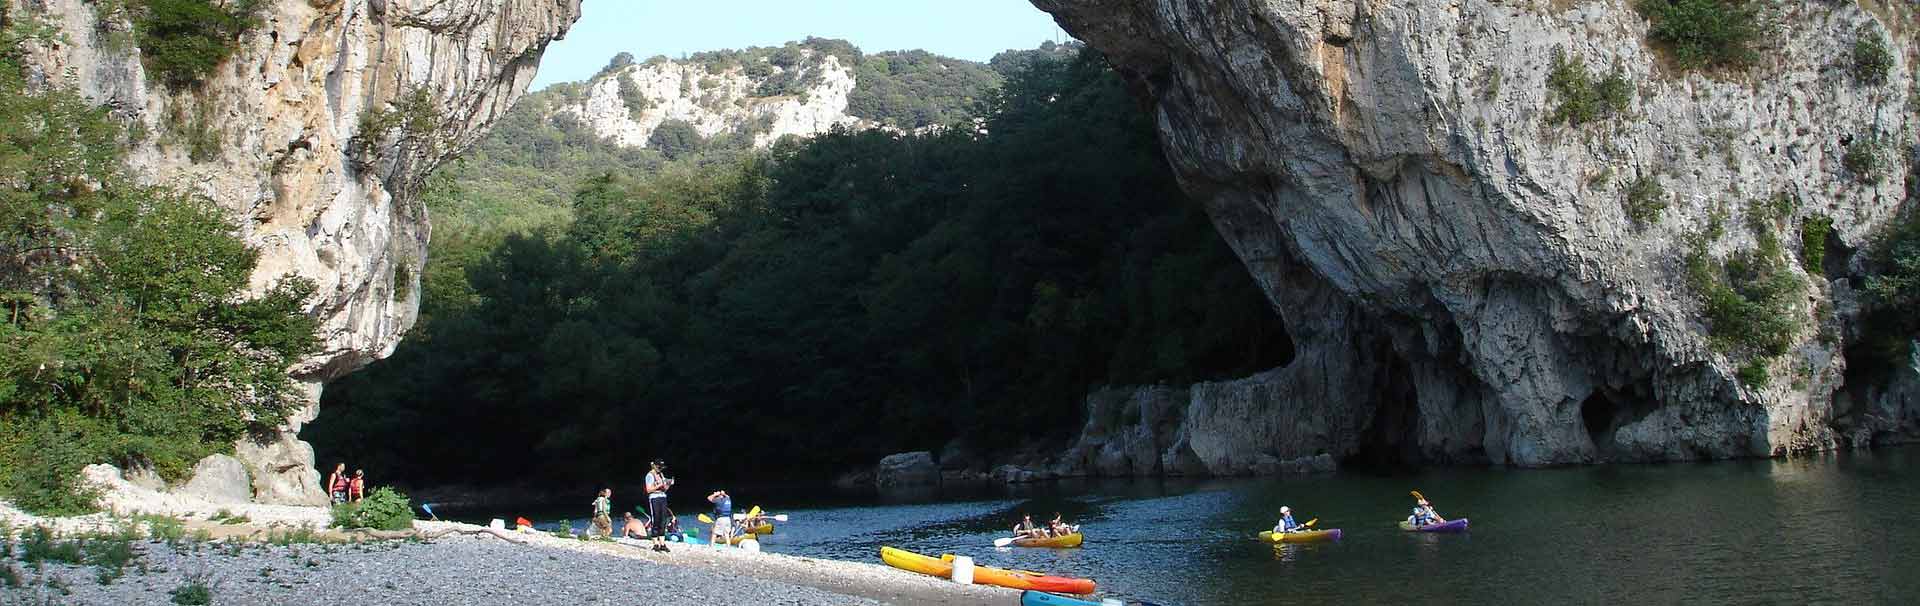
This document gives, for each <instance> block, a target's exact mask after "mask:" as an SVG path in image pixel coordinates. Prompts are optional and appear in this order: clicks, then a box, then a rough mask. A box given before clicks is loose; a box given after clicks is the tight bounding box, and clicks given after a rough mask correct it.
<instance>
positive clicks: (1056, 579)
mask: <svg viewBox="0 0 1920 606" xmlns="http://www.w3.org/2000/svg"><path fill="white" fill-rule="evenodd" d="M940 560H941V561H943V562H948V563H952V562H953V554H950V553H949V554H942V555H941V556H940ZM973 582H975V583H979V584H981V585H998V586H1000V587H1006V588H1008V589H1033V590H1039V591H1051V592H1053V593H1076V594H1089V593H1093V588H1094V584H1093V580H1092V579H1080V578H1074V577H1062V576H1054V575H1050V574H1047V573H1044V572H1035V571H1032V570H1009V569H1006V568H994V567H992V566H981V565H979V564H974V565H973Z"/></svg>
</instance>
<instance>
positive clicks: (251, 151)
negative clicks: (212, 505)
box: [12, 0, 580, 504]
mask: <svg viewBox="0 0 1920 606" xmlns="http://www.w3.org/2000/svg"><path fill="white" fill-rule="evenodd" d="M12 4H13V7H14V8H13V10H14V11H15V12H16V13H17V14H18V13H32V14H33V15H34V16H36V17H39V18H41V19H45V20H47V21H49V22H51V23H53V24H54V25H57V26H59V27H60V28H61V29H62V31H63V33H64V34H65V36H66V39H65V41H64V42H62V43H59V44H57V45H54V46H53V47H52V48H50V49H47V50H46V51H45V52H40V53H34V54H33V55H32V56H30V57H28V61H29V63H30V64H31V65H32V66H33V68H34V69H35V70H36V71H37V72H38V73H39V74H40V75H41V77H45V78H56V79H65V80H68V81H70V82H71V84H72V85H74V86H75V87H77V88H78V89H79V90H80V91H81V93H82V94H84V95H85V96H86V97H87V98H89V99H91V100H93V101H95V102H97V103H100V104H102V105H105V106H107V107H109V108H111V109H112V110H113V113H114V114H115V115H116V116H117V117H120V118H122V119H125V120H127V121H129V123H133V124H137V126H136V127H135V130H136V131H141V130H144V131H145V132H147V133H151V134H150V135H149V136H147V137H145V138H144V139H143V140H141V141H139V142H138V143H136V144H135V146H134V148H133V149H132V150H131V151H130V152H129V154H128V157H129V161H130V163H131V164H132V165H133V168H134V169H135V170H136V171H137V172H138V173H139V174H141V175H142V176H143V178H144V179H145V180H147V181H149V182H153V183H164V184H169V185H173V186H177V187H180V188H182V189H185V190H188V191H193V192H197V193H200V194H204V195H206V196H208V197H209V198H211V199H213V200H214V201H216V202H218V203H219V204H221V205H222V206H224V207H226V208H227V209H228V210H229V211H231V213H232V217H233V218H234V219H235V221H236V222H237V223H238V224H239V226H240V228H241V232H242V234H241V235H242V236H243V237H244V238H245V239H246V241H247V242H248V243H250V244H252V245H253V246H255V247H256V248H258V249H259V250H260V253H261V257H260V264H259V269H258V270H257V271H256V272H255V274H254V276H253V282H254V285H255V288H256V289H257V290H265V289H266V288H267V287H268V286H270V285H271V284H272V283H273V282H274V281H275V280H277V279H279V278H280V277H282V276H286V275H300V276H305V277H307V278H310V279H312V280H314V281H315V282H316V283H318V285H319V292H318V293H317V294H316V296H315V298H314V301H313V302H312V305H313V307H312V309H311V313H313V314H314V315H316V316H318V317H319V318H321V320H322V325H321V334H320V337H321V339H322V342H323V349H322V351H321V352H320V353H318V354H315V355H314V356H312V357H310V358H308V359H307V360H305V361H304V362H302V363H301V364H300V365H299V366H297V367H296V368H294V369H292V373H293V375H294V377H296V378H297V379H299V380H301V381H304V382H307V383H308V384H309V391H310V393H311V394H312V395H313V396H314V397H313V398H311V399H310V401H312V402H317V401H318V395H319V385H320V384H321V383H322V382H324V381H326V380H328V379H331V378H334V377H337V376H340V375H342V374H345V373H347V372H350V371H352V370H354V369H356V368H359V367H361V366H364V365H366V364H367V363H368V362H371V361H373V360H375V359H378V358H380V357H383V356H385V355H387V354H388V353H391V352H392V351H393V347H394V346H395V345H396V344H397V343H398V342H399V339H400V336H401V335H402V334H404V333H405V332H406V330H407V329H408V328H409V327H411V326H412V324H413V321H414V318H415V314H416V312H417V310H418V307H419V294H418V293H419V288H418V286H419V285H418V281H419V277H420V269H421V267H422V265H423V264H424V263H426V261H427V259H426V244H427V237H428V232H429V231H430V229H429V225H428V221H427V216H426V211H425V209H424V208H422V206H421V204H420V201H419V198H418V192H419V189H420V184H421V182H422V181H423V179H424V178H425V177H426V175H427V173H429V172H430V171H431V170H432V169H433V168H434V167H435V166H437V165H438V164H439V163H440V162H442V161H444V160H446V159H447V158H449V157H451V156H452V155H453V154H454V153H455V152H457V151H458V150H460V149H462V148H464V147H466V146H468V145H470V144H471V143H473V142H474V141H476V140H477V139H478V138H479V137H480V136H481V135H482V134H483V133H484V131H485V129H486V128H487V127H488V126H489V125H491V124H492V123H493V121H494V120H495V119H497V118H498V117H500V116H501V115H503V114H505V113H506V111H507V109H508V108H509V107H511V106H512V104H513V102H514V101H515V100H516V99H517V98H519V96H520V95H521V94H522V93H524V92H525V91H526V88H527V85H528V84H529V83H530V82H531V81H532V79H533V75H534V70H535V68H536V67H537V66H538V64H539V61H540V54H541V53H542V52H543V51H544V50H545V49H546V46H547V44H548V43H549V42H551V41H553V40H554V39H557V38H559V37H560V36H561V35H563V34H565V33H566V31H567V28H568V27H569V26H571V25H572V24H573V22H574V20H575V19H577V18H579V15H580V0H276V1H271V2H267V3H266V5H265V7H264V8H263V9H262V14H261V17H262V24H261V26H260V27H257V28H255V29H253V30H252V31H250V32H248V33H247V34H246V35H245V36H243V37H242V38H241V39H240V40H239V43H238V44H239V49H238V51H237V53H236V54H235V55H234V56H233V57H232V58H230V59H229V60H227V61H226V62H225V63H223V64H222V65H220V66H219V68H217V69H216V71H215V72H214V74H213V75H212V76H211V77H209V78H208V79H206V80H205V81H203V82H200V83H198V84H197V85H195V86H192V87H188V88H183V89H173V88H169V87H167V86H165V85H163V84H161V83H160V82H158V81H155V80H150V79H148V78H147V76H146V74H145V73H144V70H143V69H142V68H141V64H140V60H139V55H138V53H139V49H137V48H134V47H133V46H132V45H131V44H129V43H127V42H126V40H127V36H128V34H127V32H128V31H129V27H130V25H129V23H128V21H127V16H126V14H125V13H123V12H122V13H102V12H100V10H101V7H100V4H101V3H95V2H85V1H82V0H30V1H26V2H14V3H12ZM410 95H424V97H417V96H415V97H410V98H413V99H421V98H424V99H425V101H426V102H425V105H426V106H430V107H431V111H428V112H423V113H425V114H430V115H431V123H430V124H419V125H413V126H410V127H408V128H404V129H393V130H390V131H388V132H385V133H371V134H363V133H360V132H359V126H360V124H361V118H362V116H363V115H364V114H366V113H367V112H369V111H372V110H375V109H377V108H388V107H390V103H392V102H395V101H397V100H401V99H403V98H409V96H410ZM188 131H191V134H192V135H193V136H195V137H199V138H202V140H203V141H202V143H203V144H202V145H200V146H198V148H199V149H198V150H197V151H196V150H195V149H194V147H195V146H191V145H189V144H188V142H187V139H188V138H189V137H186V136H183V133H186V132H188ZM356 136H362V139H363V143H364V145H358V146H356V145H352V144H350V142H351V141H353V139H354V138H355V137H356ZM355 147H359V148H360V149H358V150H355V149H353V148H355ZM317 412H318V411H316V410H314V408H313V407H312V406H309V407H308V409H307V410H305V411H302V412H300V413H298V414H296V415H294V417H293V418H292V420H291V421H290V422H289V424H288V425H287V426H286V427H284V428H282V431H281V432H280V433H279V435H277V436H274V437H272V438H271V439H269V440H267V441H265V442H260V443H244V444H241V445H240V446H239V449H238V454H239V458H240V459H241V460H242V461H244V462H245V464H246V466H247V469H248V472H249V473H250V475H251V477H252V482H253V488H254V492H255V494H256V498H257V499H258V500H261V501H265V502H274V503H300V504H321V503H325V502H326V496H325V494H324V493H323V492H322V491H321V489H320V486H319V483H320V479H319V475H318V473H317V472H315V471H314V469H313V450H312V448H311V447H309V446H307V445H306V444H305V443H303V442H300V441H299V440H298V437H297V434H298V432H299V429H300V426H301V425H302V424H303V423H305V422H307V421H310V420H312V419H313V418H314V415H316V414H317Z"/></svg>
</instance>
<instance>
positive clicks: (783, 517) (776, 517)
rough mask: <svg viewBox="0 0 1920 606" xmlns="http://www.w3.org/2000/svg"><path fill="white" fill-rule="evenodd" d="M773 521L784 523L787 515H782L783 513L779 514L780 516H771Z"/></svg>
mask: <svg viewBox="0 0 1920 606" xmlns="http://www.w3.org/2000/svg"><path fill="white" fill-rule="evenodd" d="M773 521H775V522H785V521H787V514H784V513H783V514H780V515H777V516H773Z"/></svg>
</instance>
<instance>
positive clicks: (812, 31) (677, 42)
mask: <svg viewBox="0 0 1920 606" xmlns="http://www.w3.org/2000/svg"><path fill="white" fill-rule="evenodd" d="M582 11H583V14H582V15H581V16H580V20H579V21H578V22H575V23H574V24H573V29H572V30H569V31H568V32H567V37H566V38H565V39H563V40H560V41H558V42H554V43H553V45H552V46H549V47H547V54H546V56H545V58H543V59H541V61H540V74H539V77H537V78H535V79H534V81H533V88H534V89H536V90H538V89H540V88H544V87H546V86H547V85H549V84H553V83H555V82H569V81H574V80H585V79H587V78H589V77H592V76H593V74H594V72H597V71H600V68H601V67H603V66H605V65H606V64H607V60H608V59H611V58H613V56H614V54H616V53H619V52H621V51H626V52H630V53H633V56H634V57H635V58H638V59H643V60H644V59H646V58H647V57H651V56H654V55H667V56H669V57H675V58H678V57H679V56H680V55H682V54H686V53H694V52H699V51H705V50H714V49H721V48H743V47H747V46H778V45H780V44H783V43H786V42H789V41H794V40H800V39H803V38H806V37H807V36H819V37H822V38H841V39H845V40H848V41H851V42H853V45H854V46H858V47H860V50H863V51H867V52H878V51H884V50H904V49H914V48H919V49H926V50H928V51H932V52H934V53H938V54H942V55H946V56H949V57H958V58H961V59H972V60H974V61H985V60H987V59H988V58H991V57H993V55H994V53H998V52H1000V51H1003V50H1007V49H1012V48H1033V47H1035V46H1039V45H1040V43H1041V42H1044V41H1047V40H1059V41H1066V40H1067V34H1066V33H1065V32H1063V31H1060V30H1059V29H1058V28H1057V27H1055V26H1054V24H1053V18H1052V17H1051V16H1048V15H1047V14H1046V13H1043V12H1040V10H1039V9H1036V8H1034V7H1033V5H1032V4H1030V3H1028V2H1027V0H784V1H783V0H586V2H585V6H584V7H583V8H582Z"/></svg>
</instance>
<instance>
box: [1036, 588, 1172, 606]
mask: <svg viewBox="0 0 1920 606" xmlns="http://www.w3.org/2000/svg"><path fill="white" fill-rule="evenodd" d="M1128 603H1129V604H1132V605H1134V606H1158V605H1156V604H1154V603H1152V602H1128ZM1020 606H1101V604H1100V602H1098V601H1094V600H1083V599H1080V598H1075V597H1068V596H1064V595H1059V594H1053V593H1047V592H1044V591H1034V590H1032V589H1028V590H1026V591H1023V592H1020Z"/></svg>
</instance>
